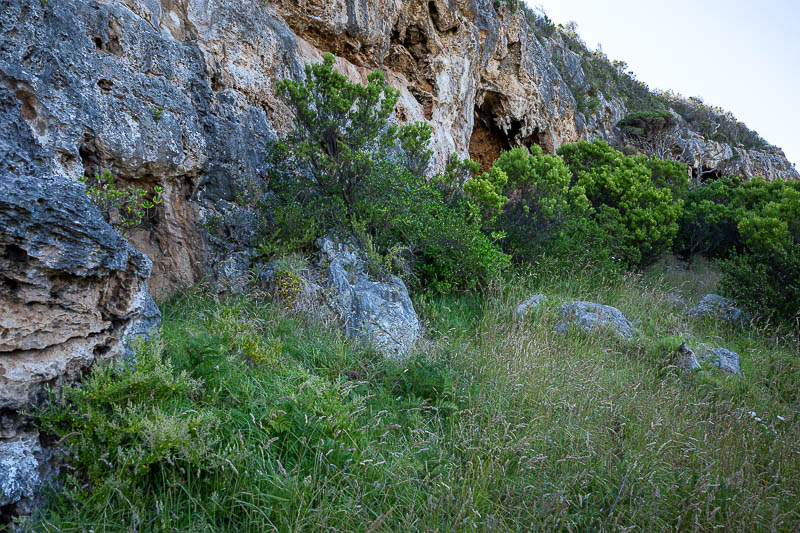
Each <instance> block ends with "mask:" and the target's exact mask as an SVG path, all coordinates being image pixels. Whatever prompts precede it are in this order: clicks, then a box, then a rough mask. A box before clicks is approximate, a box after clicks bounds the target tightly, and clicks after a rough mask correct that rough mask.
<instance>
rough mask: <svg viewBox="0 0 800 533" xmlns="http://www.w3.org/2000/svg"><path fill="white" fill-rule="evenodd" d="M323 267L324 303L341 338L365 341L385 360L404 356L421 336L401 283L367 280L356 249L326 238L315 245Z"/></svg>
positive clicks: (412, 309) (393, 280)
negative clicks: (342, 334) (339, 326)
mask: <svg viewBox="0 0 800 533" xmlns="http://www.w3.org/2000/svg"><path fill="white" fill-rule="evenodd" d="M318 244H319V246H320V249H321V250H322V255H323V258H324V262H325V263H326V264H327V269H326V273H327V278H328V281H327V287H328V291H329V295H328V302H329V305H330V306H331V307H332V308H333V309H334V311H335V312H336V314H337V315H338V316H339V318H340V319H341V321H342V324H343V327H344V332H345V335H347V336H348V337H351V338H360V339H363V340H364V341H366V342H368V343H369V344H370V345H372V346H373V347H374V348H375V349H377V350H378V351H379V352H381V353H382V354H384V355H385V356H387V357H404V356H405V355H407V354H408V353H409V351H410V350H411V349H412V347H413V346H414V345H415V344H416V343H417V341H418V340H419V338H420V336H421V334H422V325H421V324H420V322H419V318H418V317H417V313H416V311H414V305H413V304H412V303H411V298H409V296H408V290H407V289H406V286H405V283H403V281H402V280H401V279H400V278H398V277H397V276H387V277H386V279H385V280H380V281H376V280H373V279H370V276H369V274H368V272H367V268H366V263H365V262H364V260H363V259H361V257H360V255H359V253H358V252H357V250H356V249H355V248H354V247H352V246H350V245H347V244H342V243H340V242H337V241H335V240H333V239H330V238H322V239H320V241H319V242H318Z"/></svg>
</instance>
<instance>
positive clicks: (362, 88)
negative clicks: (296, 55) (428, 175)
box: [268, 54, 430, 219]
mask: <svg viewBox="0 0 800 533" xmlns="http://www.w3.org/2000/svg"><path fill="white" fill-rule="evenodd" d="M334 62H335V58H334V56H333V55H332V54H326V55H325V57H324V61H323V63H319V64H307V65H306V67H305V79H304V80H302V81H294V80H290V79H286V80H283V81H280V82H278V84H277V87H278V90H277V92H278V95H279V96H280V97H281V98H283V100H284V101H285V102H286V103H287V104H288V106H289V109H290V110H291V112H292V114H293V115H294V123H295V128H294V130H293V131H292V132H291V133H289V135H288V136H287V137H286V138H285V139H283V140H281V141H276V142H272V143H270V144H269V146H268V152H269V154H268V160H270V161H271V162H272V172H271V173H270V176H269V177H270V179H271V180H277V181H284V182H286V181H291V182H294V183H296V184H297V185H298V186H299V187H303V188H304V187H311V188H313V189H314V193H315V194H314V196H316V197H317V198H319V199H322V200H323V201H324V202H331V201H332V202H334V203H335V204H338V205H330V204H328V206H329V207H330V208H332V210H333V211H336V210H338V209H340V210H341V211H342V213H343V215H344V217H345V218H347V219H352V218H353V217H354V216H356V215H357V206H358V204H359V203H360V202H362V201H363V200H364V196H365V195H366V194H369V192H368V191H369V189H370V185H371V181H373V180H374V178H375V177H376V176H375V175H376V169H377V168H378V167H379V166H380V165H381V163H383V162H385V161H387V160H388V159H389V158H390V157H391V155H392V154H393V149H394V148H395V146H396V144H397V137H398V129H397V127H396V126H394V125H387V122H388V120H389V117H390V116H391V115H392V113H393V112H394V106H395V104H396V103H397V98H398V93H397V91H395V90H394V89H392V88H391V87H389V86H388V85H387V83H386V79H385V78H384V75H383V73H382V72H381V71H379V70H376V71H375V72H373V73H371V74H370V75H369V76H368V77H367V82H368V83H367V85H360V84H357V83H350V81H349V80H348V79H347V78H346V77H345V76H343V75H342V74H340V73H338V72H336V71H335V70H334V69H333V64H334ZM410 127H413V126H409V128H410ZM402 137H403V138H404V139H405V140H406V142H410V141H413V140H416V138H417V136H416V135H413V134H412V133H411V132H409V131H408V130H406V133H405V134H404V135H403V136H402ZM417 148H419V146H417ZM418 152H419V151H417V152H416V153H415V155H416V156H417V158H418V159H419V157H420V155H423V154H424V150H423V154H419V153H418ZM427 157H428V158H430V155H429V154H428V156H427ZM423 159H424V157H423ZM426 164H427V162H426V161H417V162H416V170H419V169H420V168H422V167H423V166H426Z"/></svg>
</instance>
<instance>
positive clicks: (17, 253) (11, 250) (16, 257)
mask: <svg viewBox="0 0 800 533" xmlns="http://www.w3.org/2000/svg"><path fill="white" fill-rule="evenodd" d="M3 259H5V260H6V261H8V262H9V263H18V264H22V263H27V262H28V252H26V251H25V250H23V249H22V248H20V247H19V246H17V245H16V244H9V245H7V246H6V247H5V250H3Z"/></svg>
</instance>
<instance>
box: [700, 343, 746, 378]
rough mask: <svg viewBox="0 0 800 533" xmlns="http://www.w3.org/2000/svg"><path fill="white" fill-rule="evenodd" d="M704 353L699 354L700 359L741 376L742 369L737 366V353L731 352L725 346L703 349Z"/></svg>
mask: <svg viewBox="0 0 800 533" xmlns="http://www.w3.org/2000/svg"><path fill="white" fill-rule="evenodd" d="M704 352H705V353H702V354H701V355H700V357H699V358H700V361H702V362H704V363H708V364H710V365H713V366H715V367H717V368H719V369H722V370H724V371H725V372H728V373H729V374H733V375H735V376H741V375H742V371H741V367H740V366H739V354H737V353H736V352H732V351H730V350H727V349H725V348H714V349H712V350H710V351H707V350H704Z"/></svg>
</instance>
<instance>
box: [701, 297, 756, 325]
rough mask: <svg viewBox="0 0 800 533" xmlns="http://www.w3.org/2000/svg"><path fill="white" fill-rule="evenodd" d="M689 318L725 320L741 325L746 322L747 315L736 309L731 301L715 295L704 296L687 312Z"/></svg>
mask: <svg viewBox="0 0 800 533" xmlns="http://www.w3.org/2000/svg"><path fill="white" fill-rule="evenodd" d="M689 317H691V318H696V319H701V318H706V317H708V318H713V319H719V320H725V321H727V322H732V323H735V324H742V323H744V322H745V321H746V320H747V314H746V313H745V312H744V311H742V310H741V309H740V308H738V307H736V305H735V304H734V302H733V301H732V300H729V299H728V298H723V297H722V296H719V295H716V294H706V295H705V296H703V298H702V299H701V300H700V303H698V304H697V306H696V307H693V308H692V309H690V310H689Z"/></svg>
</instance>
